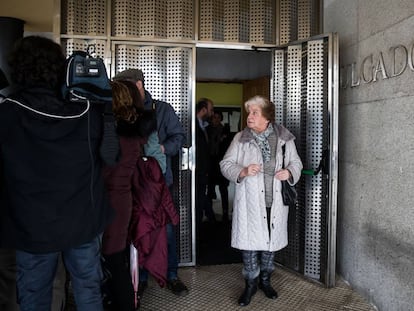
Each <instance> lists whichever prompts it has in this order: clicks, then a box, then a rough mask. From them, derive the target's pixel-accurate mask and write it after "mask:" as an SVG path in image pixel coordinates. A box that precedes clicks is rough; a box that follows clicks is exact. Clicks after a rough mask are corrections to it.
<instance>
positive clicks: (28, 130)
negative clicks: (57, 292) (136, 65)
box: [0, 36, 111, 311]
mask: <svg viewBox="0 0 414 311" xmlns="http://www.w3.org/2000/svg"><path fill="white" fill-rule="evenodd" d="M9 63H10V68H11V78H12V80H13V82H14V83H15V84H16V86H17V87H19V91H18V92H16V93H15V94H14V95H12V96H10V97H9V98H8V99H7V100H6V101H4V102H3V103H1V104H0V148H1V150H2V153H3V164H4V173H3V175H4V183H5V184H4V188H5V189H4V191H3V192H2V194H1V195H2V198H1V200H2V202H4V209H5V213H4V216H3V217H2V218H1V219H0V247H9V248H14V249H16V262H17V289H18V297H17V298H18V303H19V304H20V308H21V310H22V311H25V310H50V306H51V300H52V284H53V279H54V275H55V272H56V266H57V261H58V257H59V255H60V254H62V256H63V260H64V262H65V265H66V268H67V269H68V271H69V273H70V275H71V280H72V285H73V291H74V296H75V301H76V304H77V310H79V311H82V310H85V311H86V310H88V311H94V310H100V311H101V310H103V307H102V298H101V290H100V285H101V278H102V270H101V264H100V244H101V239H100V237H101V233H102V231H103V229H104V228H105V226H106V225H107V224H108V222H109V219H110V214H111V213H110V210H109V207H108V204H107V202H106V200H105V199H104V187H103V181H102V178H101V169H100V167H101V162H100V159H99V145H100V142H101V138H102V113H103V105H91V106H90V109H87V107H86V104H85V103H69V102H64V101H63V100H61V95H60V87H61V85H62V82H63V77H64V69H65V57H64V55H63V53H62V49H61V47H60V46H59V45H58V44H56V43H54V42H53V41H52V40H49V39H46V38H42V37H37V36H29V37H25V38H23V39H21V40H20V41H19V42H18V43H17V44H16V46H15V47H14V49H13V51H12V53H11V58H10V62H9Z"/></svg>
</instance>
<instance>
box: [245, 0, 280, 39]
mask: <svg viewBox="0 0 414 311" xmlns="http://www.w3.org/2000/svg"><path fill="white" fill-rule="evenodd" d="M249 13H250V15H249V18H250V42H252V43H268V44H271V43H273V42H275V38H274V32H273V31H274V22H275V6H274V1H273V0H250V12H249Z"/></svg>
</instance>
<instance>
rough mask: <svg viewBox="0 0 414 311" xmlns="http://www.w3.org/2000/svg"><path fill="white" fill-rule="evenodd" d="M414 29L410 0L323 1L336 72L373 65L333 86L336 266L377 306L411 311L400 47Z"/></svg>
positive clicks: (407, 124)
mask: <svg viewBox="0 0 414 311" xmlns="http://www.w3.org/2000/svg"><path fill="white" fill-rule="evenodd" d="M413 30H414V1H412V0H393V1H390V0H346V1H344V0H325V1H324V32H337V33H338V34H339V40H340V65H341V76H342V77H344V76H345V72H351V70H350V69H349V68H350V67H349V66H347V65H350V64H352V63H355V64H356V66H355V68H356V70H355V71H354V72H355V77H354V82H353V84H354V85H356V84H357V83H356V82H357V81H358V79H357V77H358V76H360V75H361V72H362V71H364V73H365V80H367V81H369V80H370V78H372V77H373V76H372V74H371V75H370V73H369V72H372V70H374V72H375V71H376V72H377V74H376V77H377V81H376V82H374V81H372V82H369V83H364V82H362V81H361V82H360V85H359V86H354V87H351V86H350V85H349V84H348V86H347V87H346V88H341V90H340V105H339V119H340V124H339V130H340V135H339V136H340V137H339V189H338V190H339V191H338V193H339V197H338V233H337V237H338V254H337V265H338V267H337V269H338V273H339V274H340V275H342V276H343V277H344V279H346V280H347V281H349V283H350V284H351V286H353V287H354V288H355V289H356V290H357V291H359V292H360V293H361V294H362V295H364V296H365V297H366V298H367V299H368V301H370V302H371V303H373V304H374V305H376V306H377V307H378V309H379V310H381V311H399V310H401V311H409V310H414V164H413V162H414V68H411V67H410V63H408V62H407V58H405V57H403V56H405V54H404V47H405V49H406V50H407V52H408V54H409V55H408V57H409V58H411V59H414V51H413V44H414V35H413V34H414V31H413ZM398 45H402V46H404V47H402V46H399V47H398V48H397V50H396V54H395V55H396V57H395V58H394V57H393V53H392V51H391V50H390V48H391V47H395V46H398ZM411 52H413V54H411ZM370 55H372V60H373V63H372V65H371V62H370V61H371V58H370ZM381 55H382V58H381ZM364 59H366V61H365V67H364V68H365V69H364V70H361V64H362V63H363V60H364ZM393 59H396V61H395V69H394V68H393V67H394V64H393ZM381 60H383V62H381ZM405 64H407V65H406V66H405ZM372 66H373V67H374V69H372ZM344 67H345V68H344ZM369 67H371V69H370V68H369ZM402 68H406V69H405V71H404V72H403V73H402V74H401V75H399V76H395V77H392V74H393V72H395V73H398V72H399V71H400V69H402ZM383 74H386V75H387V78H386V79H384V76H383ZM346 81H348V82H349V83H352V82H351V79H348V80H347V79H342V86H345V85H346V83H345V82H346Z"/></svg>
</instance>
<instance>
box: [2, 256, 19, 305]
mask: <svg viewBox="0 0 414 311" xmlns="http://www.w3.org/2000/svg"><path fill="white" fill-rule="evenodd" d="M17 310H19V308H18V305H17V302H16V252H15V251H14V250H11V249H0V311H17Z"/></svg>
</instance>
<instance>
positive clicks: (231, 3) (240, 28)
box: [224, 0, 250, 42]
mask: <svg viewBox="0 0 414 311" xmlns="http://www.w3.org/2000/svg"><path fill="white" fill-rule="evenodd" d="M249 8H250V7H249V0H225V1H224V12H225V14H224V41H231V42H249V27H250V25H249Z"/></svg>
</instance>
